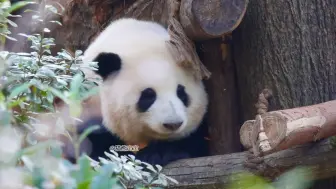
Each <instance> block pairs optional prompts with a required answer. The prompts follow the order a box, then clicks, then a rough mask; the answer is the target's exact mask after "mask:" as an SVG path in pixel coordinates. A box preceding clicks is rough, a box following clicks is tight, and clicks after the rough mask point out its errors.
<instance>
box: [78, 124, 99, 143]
mask: <svg viewBox="0 0 336 189" xmlns="http://www.w3.org/2000/svg"><path fill="white" fill-rule="evenodd" d="M99 128H100V127H99V125H95V126H90V127H89V128H87V129H85V131H84V132H83V133H82V134H81V135H80V136H79V139H78V143H79V144H80V143H82V142H83V140H84V139H85V138H86V137H87V136H88V135H89V134H90V133H92V132H93V131H95V130H98V129H99Z"/></svg>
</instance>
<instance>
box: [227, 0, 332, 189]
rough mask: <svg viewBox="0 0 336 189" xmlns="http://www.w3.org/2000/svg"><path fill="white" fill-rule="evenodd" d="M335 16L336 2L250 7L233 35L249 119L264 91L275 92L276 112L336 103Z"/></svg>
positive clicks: (288, 1) (257, 1)
mask: <svg viewBox="0 0 336 189" xmlns="http://www.w3.org/2000/svg"><path fill="white" fill-rule="evenodd" d="M335 17H336V1H314V2H312V1H306V0H298V1H296V0H285V1H263V0H252V1H251V2H250V3H249V8H248V10H247V12H246V15H245V17H244V20H243V21H242V23H241V25H240V27H239V29H238V30H236V31H234V32H233V40H234V44H235V48H234V52H235V61H236V63H237V73H238V77H239V78H238V82H239V89H240V91H241V96H240V99H241V102H242V110H243V115H244V120H248V119H251V118H253V117H254V115H256V112H255V108H254V106H253V105H254V103H255V99H256V98H257V95H258V93H259V92H260V91H261V90H262V89H264V88H269V89H271V90H272V91H273V96H274V98H272V100H271V106H270V107H271V109H272V110H276V109H288V108H294V107H300V106H307V105H312V104H318V103H322V102H326V101H329V100H333V99H336V64H335V60H336V33H335V26H336V21H335ZM335 187H336V186H335V185H333V184H331V185H330V186H329V187H326V186H324V189H325V188H335Z"/></svg>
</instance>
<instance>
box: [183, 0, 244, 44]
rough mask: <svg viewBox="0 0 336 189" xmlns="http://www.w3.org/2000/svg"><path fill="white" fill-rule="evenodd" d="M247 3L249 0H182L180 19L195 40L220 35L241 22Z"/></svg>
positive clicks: (228, 31)
mask: <svg viewBox="0 0 336 189" xmlns="http://www.w3.org/2000/svg"><path fill="white" fill-rule="evenodd" d="M247 4H248V0H182V1H181V8H180V21H181V24H182V25H183V28H184V30H185V32H186V33H187V35H188V37H190V38H191V39H193V40H205V39H211V38H216V37H220V36H222V35H224V34H227V33H230V32H232V31H233V30H234V29H235V28H236V27H237V26H238V25H239V24H240V22H241V20H242V18H243V16H244V14H245V11H246V8H247Z"/></svg>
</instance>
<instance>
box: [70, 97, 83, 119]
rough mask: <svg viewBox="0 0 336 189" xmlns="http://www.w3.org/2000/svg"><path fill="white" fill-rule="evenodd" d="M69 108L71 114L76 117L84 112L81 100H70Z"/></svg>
mask: <svg viewBox="0 0 336 189" xmlns="http://www.w3.org/2000/svg"><path fill="white" fill-rule="evenodd" d="M69 109H70V115H71V116H72V117H75V118H77V117H79V116H80V114H81V112H82V106H81V104H80V102H77V101H76V100H74V101H71V102H70V104H69Z"/></svg>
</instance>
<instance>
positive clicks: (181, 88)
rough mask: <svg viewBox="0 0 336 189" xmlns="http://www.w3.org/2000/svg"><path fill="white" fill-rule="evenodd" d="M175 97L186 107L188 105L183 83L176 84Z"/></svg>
mask: <svg viewBox="0 0 336 189" xmlns="http://www.w3.org/2000/svg"><path fill="white" fill-rule="evenodd" d="M176 93H177V97H178V98H179V99H180V100H181V101H182V102H183V104H184V105H185V106H186V107H188V106H189V97H188V94H187V93H186V92H185V87H184V86H183V85H178V86H177V91H176Z"/></svg>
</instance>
